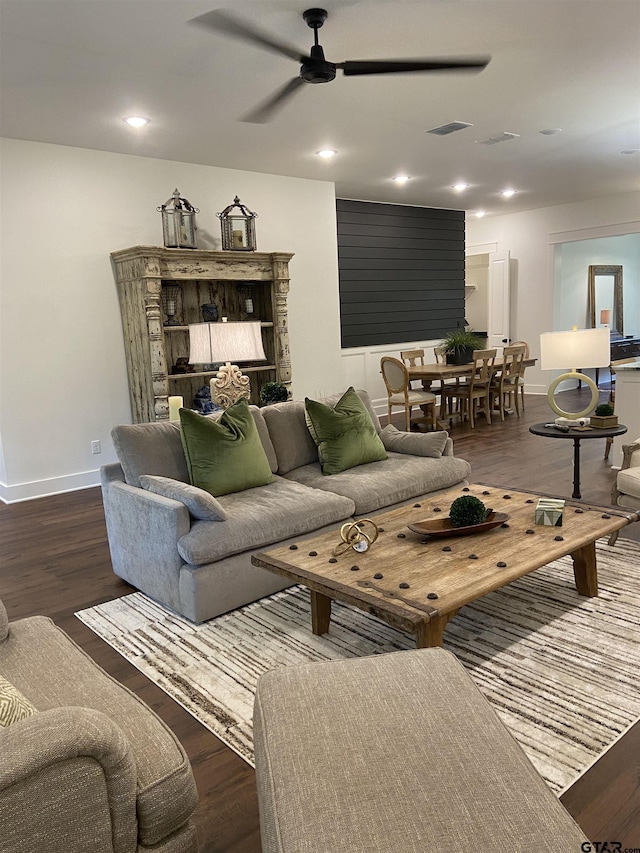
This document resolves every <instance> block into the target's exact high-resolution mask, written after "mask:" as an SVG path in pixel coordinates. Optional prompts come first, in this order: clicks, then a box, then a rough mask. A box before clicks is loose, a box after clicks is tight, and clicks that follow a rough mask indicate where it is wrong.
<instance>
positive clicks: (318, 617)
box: [311, 589, 331, 636]
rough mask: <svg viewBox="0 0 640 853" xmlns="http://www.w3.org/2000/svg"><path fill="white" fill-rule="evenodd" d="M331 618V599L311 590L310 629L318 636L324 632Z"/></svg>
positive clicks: (327, 628)
mask: <svg viewBox="0 0 640 853" xmlns="http://www.w3.org/2000/svg"><path fill="white" fill-rule="evenodd" d="M330 620H331V599H330V598H329V597H328V596H327V595H323V594H322V593H321V592H316V591H315V590H313V589H312V590H311V630H312V631H313V633H314V634H317V635H318V636H319V635H320V634H326V633H327V631H328V630H329V622H330Z"/></svg>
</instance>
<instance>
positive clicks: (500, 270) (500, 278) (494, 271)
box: [487, 252, 511, 349]
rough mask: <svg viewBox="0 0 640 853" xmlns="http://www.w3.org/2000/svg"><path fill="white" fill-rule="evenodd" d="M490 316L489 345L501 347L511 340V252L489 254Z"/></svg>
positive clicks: (488, 327) (488, 325)
mask: <svg viewBox="0 0 640 853" xmlns="http://www.w3.org/2000/svg"><path fill="white" fill-rule="evenodd" d="M487 290H488V301H489V318H488V323H487V333H488V338H487V346H488V347H490V348H491V349H493V347H497V348H498V349H501V348H502V347H504V346H507V344H508V343H509V341H510V340H511V338H510V335H509V252H505V253H500V252H491V254H490V255H489V286H488V288H487Z"/></svg>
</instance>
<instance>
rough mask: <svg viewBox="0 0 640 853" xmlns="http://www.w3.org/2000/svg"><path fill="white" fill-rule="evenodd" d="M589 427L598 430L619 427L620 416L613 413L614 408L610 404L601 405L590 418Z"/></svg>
mask: <svg viewBox="0 0 640 853" xmlns="http://www.w3.org/2000/svg"><path fill="white" fill-rule="evenodd" d="M589 426H592V427H595V428H596V429H608V428H609V427H614V426H618V416H617V415H614V413H613V406H610V405H609V403H600V405H599V406H596V410H595V412H594V413H593V414H592V415H591V417H590V418H589Z"/></svg>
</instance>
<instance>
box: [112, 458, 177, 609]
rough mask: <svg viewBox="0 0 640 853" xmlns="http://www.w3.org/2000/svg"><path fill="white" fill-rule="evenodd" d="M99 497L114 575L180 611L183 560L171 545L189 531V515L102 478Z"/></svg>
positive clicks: (145, 493) (162, 499)
mask: <svg viewBox="0 0 640 853" xmlns="http://www.w3.org/2000/svg"><path fill="white" fill-rule="evenodd" d="M102 496H103V502H104V512H105V519H106V522H107V535H108V538H109V550H110V551H111V562H112V564H113V570H114V572H115V573H116V574H117V575H118V576H119V577H121V578H123V579H124V580H126V581H128V582H129V583H131V584H132V585H133V586H135V587H137V588H138V589H139V590H142V592H147V593H148V594H149V595H151V596H152V597H157V598H159V599H160V600H161V601H163V602H164V603H165V604H166V605H167V606H168V607H175V608H176V609H177V610H180V607H179V573H180V568H181V567H182V565H183V561H182V558H181V557H180V555H179V554H178V548H177V542H178V540H179V539H180V538H181V537H182V536H184V535H185V534H186V533H188V532H189V530H190V529H191V517H190V515H189V510H188V509H187V508H186V506H185V505H184V504H183V503H180V502H179V501H175V500H172V499H171V498H166V497H164V496H162V495H156V494H154V493H153V492H148V491H145V490H144V489H141V488H138V487H137V486H130V485H128V484H127V483H124V482H122V481H121V480H119V479H110V480H109V479H107V477H105V476H104V474H103V480H102Z"/></svg>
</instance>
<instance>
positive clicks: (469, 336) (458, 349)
mask: <svg viewBox="0 0 640 853" xmlns="http://www.w3.org/2000/svg"><path fill="white" fill-rule="evenodd" d="M443 344H444V346H446V348H447V364H469V363H470V362H471V361H473V351H474V350H477V349H484V348H485V341H484V339H483V338H481V337H479V336H478V335H477V334H476V332H474V331H473V329H454V330H453V331H452V332H447V334H446V335H445V336H444V338H443Z"/></svg>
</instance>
